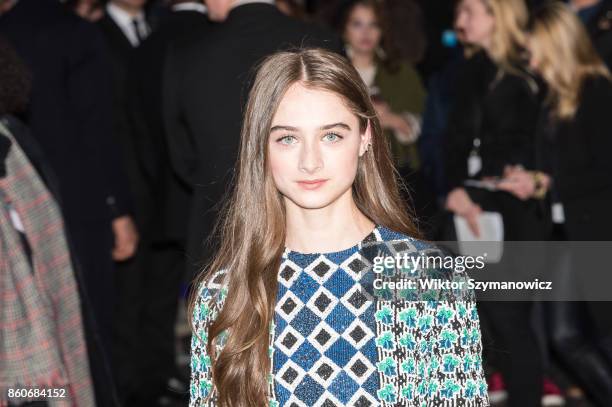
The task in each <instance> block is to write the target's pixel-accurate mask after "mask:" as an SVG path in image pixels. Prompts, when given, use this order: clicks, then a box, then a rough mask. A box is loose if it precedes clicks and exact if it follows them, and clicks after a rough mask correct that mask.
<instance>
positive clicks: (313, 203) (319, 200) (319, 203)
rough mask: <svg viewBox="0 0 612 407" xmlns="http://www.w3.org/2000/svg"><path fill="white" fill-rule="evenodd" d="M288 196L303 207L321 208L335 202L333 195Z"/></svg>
mask: <svg viewBox="0 0 612 407" xmlns="http://www.w3.org/2000/svg"><path fill="white" fill-rule="evenodd" d="M300 195H301V194H300ZM287 198H288V199H289V200H290V201H291V202H293V203H294V204H295V205H296V206H299V207H300V208H302V209H321V208H325V207H326V206H329V205H330V204H331V203H333V202H334V198H333V197H330V196H325V195H323V194H320V195H319V196H316V195H313V196H297V197H296V196H292V197H291V196H288V197H287Z"/></svg>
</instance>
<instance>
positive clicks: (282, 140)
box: [276, 136, 296, 145]
mask: <svg viewBox="0 0 612 407" xmlns="http://www.w3.org/2000/svg"><path fill="white" fill-rule="evenodd" d="M276 141H277V142H279V143H280V144H285V145H289V144H293V143H294V142H295V141H296V138H295V137H294V136H283V137H280V138H279V139H277V140H276Z"/></svg>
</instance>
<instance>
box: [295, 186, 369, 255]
mask: <svg viewBox="0 0 612 407" xmlns="http://www.w3.org/2000/svg"><path fill="white" fill-rule="evenodd" d="M285 207H286V209H287V210H286V213H287V227H286V229H287V230H286V234H287V235H286V241H285V245H286V246H287V247H289V248H290V249H291V250H295V251H298V252H301V253H321V252H323V253H325V252H336V251H340V250H343V249H348V248H349V247H352V246H353V245H355V244H356V243H357V242H359V241H361V240H362V239H363V238H364V237H365V236H367V235H368V234H369V233H370V232H371V231H372V229H373V228H374V226H375V225H374V223H373V222H372V221H371V220H370V219H368V218H367V217H366V216H365V215H364V214H363V213H362V212H361V211H360V210H359V209H358V208H357V206H356V205H355V202H354V201H353V197H352V189H349V190H347V192H346V193H344V195H342V196H341V197H340V198H338V199H337V200H336V202H334V203H332V204H330V205H328V206H326V207H325V208H321V209H303V208H300V207H298V206H297V205H295V204H294V203H293V202H291V201H290V200H289V199H287V198H285Z"/></svg>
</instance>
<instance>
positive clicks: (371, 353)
mask: <svg viewBox="0 0 612 407" xmlns="http://www.w3.org/2000/svg"><path fill="white" fill-rule="evenodd" d="M373 245H378V247H377V251H378V253H380V252H381V250H380V248H383V250H384V251H386V254H387V255H392V254H394V253H408V254H410V255H413V256H422V255H423V254H424V253H427V254H428V255H431V254H432V253H437V254H440V252H439V251H438V250H437V249H436V248H435V247H434V246H432V245H431V244H429V243H425V242H423V241H420V240H417V239H413V238H411V237H408V236H406V235H403V234H399V233H396V232H394V231H392V230H390V229H387V228H385V227H383V226H377V227H376V228H375V229H374V230H373V231H372V233H371V234H370V235H368V237H366V238H365V239H364V240H362V241H361V242H360V243H359V244H357V245H355V246H353V247H352V248H350V249H346V250H342V251H338V252H333V253H322V254H321V253H316V254H303V253H298V252H295V251H292V250H289V249H285V251H284V253H283V257H282V262H281V266H280V270H279V274H278V295H277V302H276V307H275V318H274V322H273V323H272V324H271V326H270V357H271V358H272V367H273V372H272V373H271V374H269V375H268V380H269V385H270V388H269V391H270V399H269V406H295V407H297V406H304V407H312V406H325V407H331V406H356V407H362V406H364V407H365V406H418V407H421V406H468V407H471V406H488V405H489V399H488V396H487V384H486V381H485V379H484V374H483V369H482V355H481V351H482V345H481V337H480V325H479V319H478V313H477V312H476V306H475V302H474V299H473V292H470V291H467V294H468V295H467V296H466V291H465V290H464V291H463V292H462V293H461V294H456V293H455V294H452V293H451V295H450V296H448V294H445V295H447V296H445V297H441V295H442V294H441V291H438V292H429V293H427V292H425V293H424V294H423V293H421V295H424V296H418V297H414V292H409V290H408V291H404V294H405V295H404V294H400V299H399V300H398V297H397V295H398V294H397V290H396V293H395V296H392V297H388V299H387V300H385V299H384V298H385V297H384V290H378V291H376V296H368V293H371V292H369V291H368V290H367V289H365V288H364V287H365V286H367V284H364V283H363V282H364V281H365V280H364V275H368V272H367V271H368V270H371V269H372V267H370V268H368V265H370V266H371V265H372V264H373V261H372V258H371V256H369V255H368V254H366V251H367V250H365V248H366V246H367V247H373ZM423 271H427V272H428V273H429V272H430V271H431V270H414V269H413V270H411V272H412V273H413V274H411V275H415V273H416V274H419V273H420V274H423ZM434 271H435V272H438V273H440V270H434ZM442 273H443V274H438V275H443V276H444V278H446V279H451V280H457V279H458V276H457V275H456V274H457V273H455V272H453V271H450V272H449V271H448V270H446V271H444V270H442ZM369 275H373V274H372V273H369ZM225 277H226V272H225V271H224V270H221V271H218V272H217V273H216V275H215V276H214V277H213V278H212V279H211V280H210V281H209V282H208V284H207V285H206V286H204V285H203V286H201V287H200V288H199V295H198V297H197V301H196V306H195V308H194V314H193V317H194V326H193V329H194V331H195V332H196V333H197V336H196V335H194V336H193V337H192V342H191V386H190V391H191V394H190V404H189V405H190V407H194V406H204V405H207V406H216V405H217V402H216V390H215V389H214V387H213V385H212V382H211V375H210V365H211V361H210V358H209V356H208V355H207V354H206V348H205V343H206V342H205V341H207V327H208V325H209V324H210V322H211V321H212V320H214V318H215V317H216V315H218V313H219V311H220V310H221V307H222V305H223V302H224V299H225V298H226V295H227V285H226V284H225V280H224V278H225ZM459 277H460V276H459ZM400 291H401V290H400ZM406 292H408V294H406ZM387 294H389V293H387ZM401 295H404V296H403V297H401ZM410 295H413V297H410ZM427 295H430V297H426V296H427ZM453 295H454V296H453ZM441 298H443V299H444V300H441ZM227 335H228V333H227V332H224V333H222V335H221V337H220V338H219V340H218V341H217V342H218V343H217V344H216V350H217V352H219V351H220V350H221V349H222V348H223V344H224V342H225V339H226V338H227ZM198 336H199V338H198ZM211 391H212V392H213V395H212V397H211V399H210V401H209V402H208V403H206V402H204V398H205V397H206V396H207V395H208V393H209V392H211Z"/></svg>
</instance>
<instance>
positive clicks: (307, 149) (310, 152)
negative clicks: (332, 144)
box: [298, 141, 323, 174]
mask: <svg viewBox="0 0 612 407" xmlns="http://www.w3.org/2000/svg"><path fill="white" fill-rule="evenodd" d="M302 146H303V147H302V149H301V150H300V158H299V163H298V166H299V170H300V171H301V172H304V173H307V174H314V173H316V172H317V171H319V170H321V169H322V168H323V157H322V155H321V149H320V146H319V145H318V143H317V142H316V141H313V142H310V143H304V144H302Z"/></svg>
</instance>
